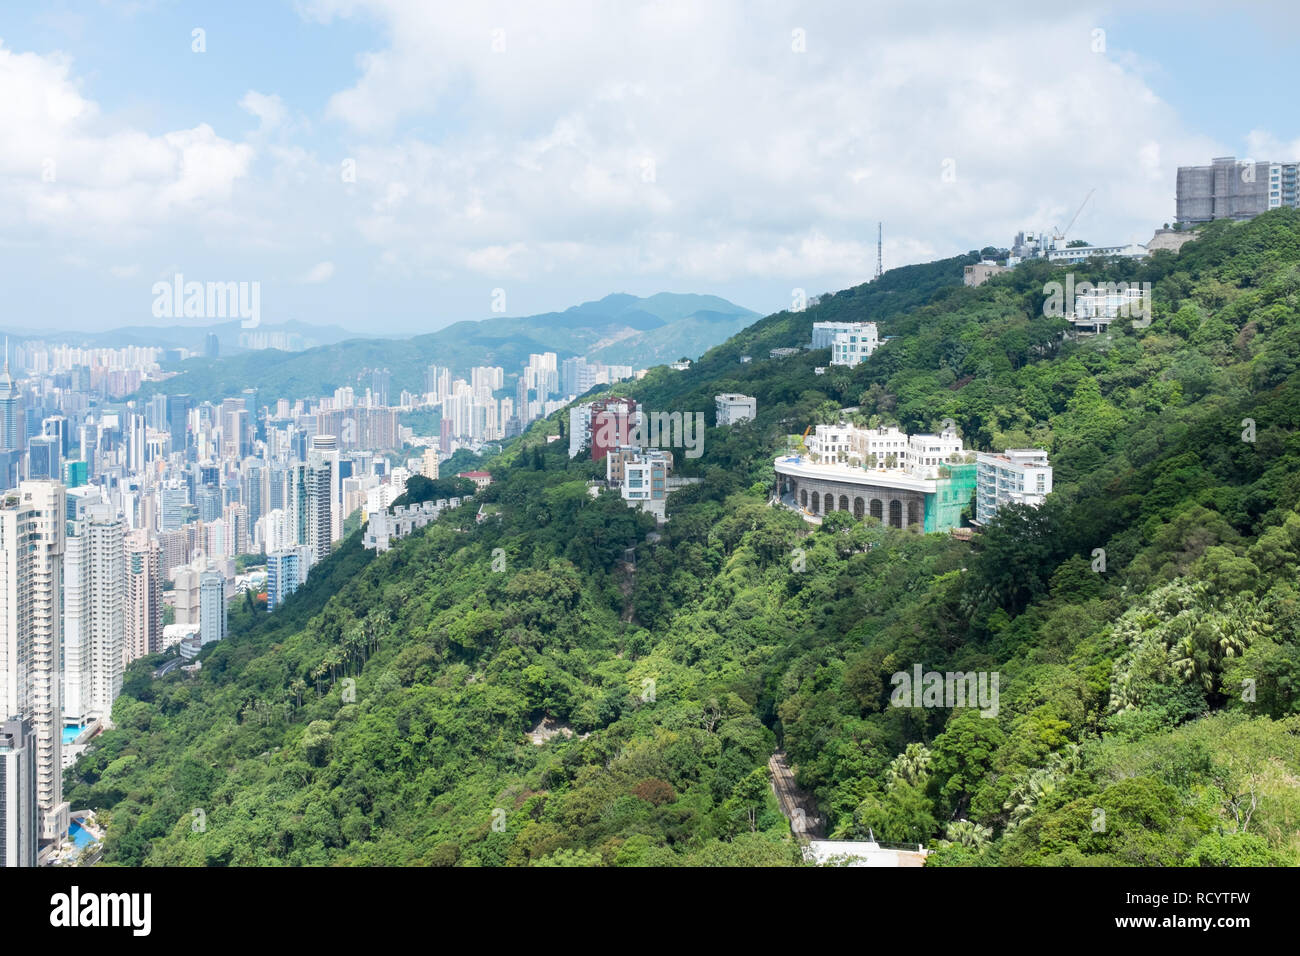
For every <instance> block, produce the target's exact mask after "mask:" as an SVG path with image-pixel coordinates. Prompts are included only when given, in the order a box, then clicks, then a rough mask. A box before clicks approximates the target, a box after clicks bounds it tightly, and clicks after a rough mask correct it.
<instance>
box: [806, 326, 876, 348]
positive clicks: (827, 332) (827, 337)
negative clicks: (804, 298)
mask: <svg viewBox="0 0 1300 956" xmlns="http://www.w3.org/2000/svg"><path fill="white" fill-rule="evenodd" d="M840 333H847V334H852V335H866V336H868V337H870V338H871V339H872V340H876V339H877V338H878V335H877V332H876V323H875V322H814V323H813V327H812V348H815V349H828V348H830V347H831V344H832V343H833V342H834V341H835V336H837V335H839V334H840Z"/></svg>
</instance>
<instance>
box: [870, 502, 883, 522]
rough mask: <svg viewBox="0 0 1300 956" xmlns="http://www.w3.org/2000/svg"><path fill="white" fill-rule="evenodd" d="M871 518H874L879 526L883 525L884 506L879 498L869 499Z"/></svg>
mask: <svg viewBox="0 0 1300 956" xmlns="http://www.w3.org/2000/svg"><path fill="white" fill-rule="evenodd" d="M871 517H873V518H875V519H876V520H877V521H879V522H880V523H881V524H884V523H885V506H884V503H883V502H882V501H881V500H880V499H879V498H872V499H871Z"/></svg>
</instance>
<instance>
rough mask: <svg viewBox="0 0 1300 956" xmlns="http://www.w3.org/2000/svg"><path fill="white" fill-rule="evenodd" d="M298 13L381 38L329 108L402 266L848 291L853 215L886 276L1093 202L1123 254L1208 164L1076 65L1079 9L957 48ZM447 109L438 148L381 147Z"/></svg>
mask: <svg viewBox="0 0 1300 956" xmlns="http://www.w3.org/2000/svg"><path fill="white" fill-rule="evenodd" d="M947 6H948V8H949V10H950V12H952V13H953V14H954V15H956V14H957V13H959V12H960V11H961V10H962V9H965V8H964V7H962V6H960V5H957V4H948V5H947ZM310 10H311V13H312V14H313V15H314V16H316V17H318V18H320V19H322V20H329V19H331V18H333V17H336V16H358V15H362V14H365V15H368V16H371V17H374V18H377V19H379V20H380V21H381V22H383V23H384V24H386V25H387V28H388V35H389V36H390V38H391V39H390V42H389V44H388V46H387V47H386V48H385V49H381V50H377V51H371V52H369V53H367V54H366V55H364V56H362V57H360V58H359V59H358V63H359V70H360V75H359V76H358V78H357V80H356V82H355V84H353V85H352V86H351V87H349V88H348V89H345V90H342V91H340V92H338V93H337V94H335V96H334V97H333V98H332V99H331V100H330V105H329V108H328V112H329V114H330V115H331V116H332V117H333V118H335V119H338V120H342V121H343V122H345V123H346V124H348V125H349V126H350V127H351V128H352V130H353V135H354V137H355V139H356V141H357V143H358V147H357V149H356V154H357V157H358V183H357V186H358V190H359V191H361V192H362V193H364V194H365V195H368V196H369V197H370V204H369V207H368V209H367V210H366V211H365V212H364V213H362V214H360V219H359V228H360V234H361V236H362V237H364V238H365V240H366V241H368V242H370V243H372V244H374V245H375V246H377V247H379V248H380V249H382V250H383V253H384V256H385V259H386V260H387V261H388V262H389V263H404V264H406V265H407V266H410V267H412V268H414V269H416V270H417V271H418V270H427V271H430V272H432V271H436V270H441V269H444V268H447V267H451V268H452V270H453V271H455V270H456V269H458V268H459V269H468V270H470V271H473V272H481V273H484V274H489V275H499V276H502V277H529V276H537V275H540V274H543V273H546V272H548V271H550V270H552V269H554V268H556V267H557V266H559V265H560V263H561V262H564V263H571V265H572V267H573V268H575V269H587V270H594V269H600V268H608V269H611V270H613V272H614V274H626V273H628V272H632V273H637V274H644V273H645V272H647V271H650V272H653V271H655V270H660V269H663V270H672V274H674V275H688V276H699V277H701V278H702V279H703V278H710V277H713V278H723V277H733V278H734V277H743V276H752V277H767V276H772V275H778V276H790V277H799V276H803V275H809V274H811V275H815V276H833V277H836V278H837V279H838V278H841V277H856V278H859V279H861V278H866V277H867V276H869V275H870V274H871V271H872V270H873V269H874V264H875V249H874V233H875V228H874V227H875V222H876V221H877V220H883V221H884V222H885V231H886V237H887V243H886V246H887V253H888V255H887V259H888V260H889V262H890V264H897V263H898V261H899V260H898V258H895V257H901V256H907V255H920V256H929V255H940V254H950V253H951V252H953V251H956V250H957V249H965V248H969V247H970V245H972V244H983V243H987V242H995V243H998V244H1009V242H1010V240H1011V237H1012V235H1013V233H1014V232H1015V231H1016V230H1017V229H1021V228H1031V229H1038V228H1042V227H1047V226H1052V225H1060V226H1064V225H1065V223H1066V221H1068V219H1069V218H1070V216H1071V215H1073V213H1074V210H1075V209H1076V208H1077V207H1078V204H1079V202H1080V201H1081V200H1082V199H1083V197H1084V195H1085V194H1086V193H1087V192H1088V190H1089V188H1091V187H1092V186H1094V185H1095V186H1097V187H1098V188H1097V193H1096V195H1094V197H1093V199H1092V201H1091V202H1090V203H1089V205H1088V207H1087V208H1086V209H1085V210H1084V212H1083V214H1082V215H1081V216H1080V219H1079V222H1078V224H1077V225H1076V227H1075V232H1074V233H1073V234H1075V235H1079V234H1082V233H1081V232H1080V231H1081V230H1082V231H1084V232H1086V237H1087V238H1090V239H1093V240H1094V241H1102V240H1114V241H1119V240H1131V239H1138V240H1144V239H1146V238H1147V237H1149V235H1150V230H1151V228H1152V227H1153V226H1154V225H1157V224H1159V223H1160V222H1162V221H1164V220H1167V219H1169V218H1170V217H1171V213H1172V207H1173V181H1174V172H1175V167H1176V166H1177V164H1178V163H1180V162H1183V163H1186V162H1190V161H1194V160H1195V161H1200V160H1202V159H1203V158H1206V157H1208V156H1209V155H1211V153H1212V151H1213V149H1214V146H1213V144H1211V143H1210V142H1208V141H1207V140H1206V139H1204V138H1202V137H1198V136H1195V135H1190V134H1188V133H1187V132H1186V131H1185V129H1184V128H1183V126H1182V124H1181V123H1180V121H1179V119H1178V117H1177V116H1176V115H1175V114H1174V112H1173V111H1172V110H1171V109H1170V108H1169V107H1168V106H1167V105H1166V104H1165V103H1163V102H1162V101H1161V100H1160V99H1159V98H1158V97H1157V96H1155V95H1154V94H1153V93H1152V91H1151V90H1150V89H1149V88H1148V87H1147V85H1146V84H1145V81H1144V79H1143V77H1142V76H1141V75H1140V74H1139V72H1137V67H1135V66H1132V65H1128V66H1126V65H1125V64H1126V63H1128V64H1131V63H1132V58H1126V57H1123V56H1120V55H1116V56H1114V57H1110V58H1108V56H1106V55H1099V54H1097V53H1094V52H1092V49H1091V42H1092V30H1093V27H1094V25H1095V24H1096V22H1097V11H1096V10H1076V9H1069V10H1064V11H1060V12H1058V11H1054V10H1053V11H1048V10H1028V9H1025V10H1015V11H1002V12H998V11H985V12H984V13H982V14H981V22H980V29H978V30H974V29H971V24H970V22H969V21H968V20H966V19H965V18H963V17H958V19H957V20H955V21H952V24H951V26H950V27H948V28H945V27H943V26H942V22H943V18H942V17H937V16H935V17H925V18H918V17H914V16H912V15H911V14H908V15H906V16H904V15H902V14H898V13H885V14H881V13H880V12H879V11H876V10H874V9H873V10H870V11H868V10H865V9H864V10H855V9H852V8H849V9H846V8H844V7H841V8H840V9H837V10H835V11H833V12H832V11H821V10H817V9H808V8H805V7H801V6H799V5H796V4H788V5H786V6H785V7H784V8H771V9H769V8H765V9H764V11H762V12H760V11H756V10H754V9H752V8H751V7H750V6H748V5H742V4H741V3H739V2H731V3H714V4H708V5H698V4H665V3H649V4H642V5H639V6H635V7H633V6H625V5H615V4H610V5H597V6H594V7H590V6H589V7H584V8H582V10H581V11H580V12H579V11H576V10H575V9H574V8H572V7H571V6H569V5H566V4H563V3H534V4H529V5H526V6H524V5H511V6H510V7H499V6H496V7H494V6H487V7H483V6H468V5H467V6H465V7H462V8H456V9H455V10H454V11H448V10H447V9H446V8H443V7H439V8H437V9H434V8H432V7H430V6H429V5H427V4H424V3H420V2H417V0H347V2H342V0H337V2H336V0H319V2H317V3H315V4H312V5H311V6H310ZM796 26H797V27H800V28H803V29H804V30H805V35H806V38H807V52H806V53H795V52H793V51H792V49H791V30H792V29H793V28H794V27H796ZM498 28H500V29H503V30H504V31H505V34H504V35H505V50H504V52H499V53H494V52H492V47H491V42H492V35H493V30H494V29H498ZM1110 42H1111V46H1112V53H1116V54H1120V53H1122V51H1115V50H1114V49H1113V48H1114V46H1115V43H1116V38H1114V37H1112V38H1111V40H1110ZM453 108H454V110H455V116H456V122H455V123H454V124H452V125H451V126H450V127H449V128H448V129H447V130H446V131H444V132H443V133H441V134H439V135H437V136H430V135H427V134H425V135H422V136H415V135H412V134H410V133H407V132H405V130H406V127H407V125H408V124H412V123H418V124H419V126H420V128H422V129H423V128H426V127H427V126H428V125H429V124H431V123H432V124H434V125H435V126H436V125H437V124H438V122H439V118H440V117H441V116H442V115H443V114H444V112H445V111H447V110H450V109H453ZM1117 117H1119V118H1122V121H1117ZM945 161H949V163H948V168H950V169H952V170H954V171H955V173H956V175H955V178H954V179H953V180H952V181H951V182H949V181H945V179H944V178H943V175H942V174H943V171H944V169H945V165H944V164H945ZM556 256H561V257H563V258H562V259H560V260H558V261H557V259H556V258H555V257H556Z"/></svg>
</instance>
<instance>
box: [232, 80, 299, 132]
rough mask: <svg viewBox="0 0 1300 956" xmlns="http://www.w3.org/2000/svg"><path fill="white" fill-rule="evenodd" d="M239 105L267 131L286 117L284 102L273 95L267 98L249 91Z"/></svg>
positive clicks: (254, 91)
mask: <svg viewBox="0 0 1300 956" xmlns="http://www.w3.org/2000/svg"><path fill="white" fill-rule="evenodd" d="M239 105H240V106H242V107H243V108H244V109H245V110H247V111H248V112H249V113H252V114H253V115H254V116H256V117H257V119H258V122H259V123H260V124H261V128H262V129H263V130H267V131H269V130H273V129H275V128H276V127H278V126H280V125H281V124H282V123H283V122H284V120H285V117H286V116H288V110H286V109H285V106H284V101H283V100H281V99H280V97H279V96H278V95H277V94H274V93H273V94H271V95H270V96H268V95H266V94H265V93H259V92H257V91H256V90H249V91H248V92H247V93H245V94H244V98H243V99H241V100H240V101H239Z"/></svg>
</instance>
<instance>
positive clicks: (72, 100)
mask: <svg viewBox="0 0 1300 956" xmlns="http://www.w3.org/2000/svg"><path fill="white" fill-rule="evenodd" d="M0 127H2V128H3V129H4V130H5V135H4V137H0V209H3V211H4V214H5V215H6V216H7V217H9V218H10V219H11V221H17V222H21V223H24V224H25V225H27V226H28V227H33V228H35V229H36V230H38V231H39V233H40V234H41V235H44V236H46V237H51V238H53V237H65V238H66V237H81V238H92V239H96V240H98V241H102V242H105V243H109V244H116V243H119V242H121V241H122V240H124V239H126V240H131V239H133V238H141V237H143V236H144V235H146V234H147V231H148V230H150V229H155V228H158V227H159V226H161V225H163V224H165V223H168V222H175V221H177V220H178V219H182V218H190V219H193V218H194V217H199V218H203V217H206V216H208V215H209V214H212V213H216V214H217V215H218V216H219V215H220V213H221V210H220V208H219V207H220V206H221V204H223V203H227V202H228V201H229V199H230V196H231V191H232V187H233V184H234V183H235V181H236V180H238V179H239V178H241V177H242V176H244V175H245V174H246V173H247V172H248V168H249V164H250V162H251V159H252V148H251V147H250V146H248V145H246V144H240V143H234V142H231V141H230V140H227V139H223V138H222V137H220V136H218V135H216V133H215V132H214V131H213V129H212V128H211V127H210V126H208V125H206V124H201V125H199V126H196V127H195V128H193V129H188V130H177V131H174V132H170V133H166V134H164V135H161V136H155V135H150V134H148V133H145V132H143V131H140V130H136V129H130V128H122V127H120V126H115V125H114V124H113V123H111V122H110V121H108V120H106V119H105V118H104V117H103V116H102V115H101V114H100V110H99V107H98V106H97V105H96V104H95V103H94V102H92V101H90V100H88V99H86V98H85V97H83V96H82V95H81V92H80V90H79V84H78V82H77V81H76V80H75V79H74V78H73V76H72V65H71V61H70V60H69V59H68V58H67V57H64V56H62V55H59V54H51V55H48V56H42V55H38V54H35V53H15V52H14V51H12V50H9V49H6V48H4V47H2V46H0Z"/></svg>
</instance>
